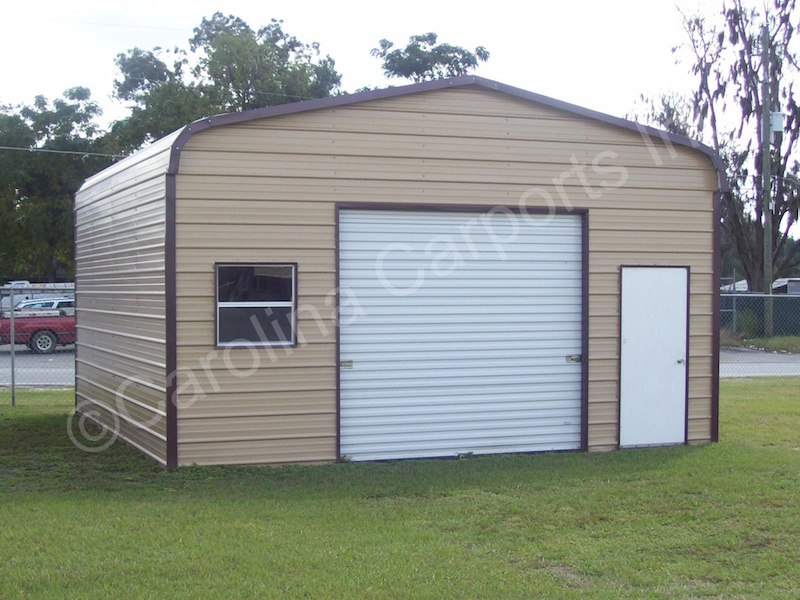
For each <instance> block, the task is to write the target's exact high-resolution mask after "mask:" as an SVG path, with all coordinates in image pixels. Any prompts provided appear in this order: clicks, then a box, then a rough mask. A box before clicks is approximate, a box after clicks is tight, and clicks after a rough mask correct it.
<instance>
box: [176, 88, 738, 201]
mask: <svg viewBox="0 0 800 600" xmlns="http://www.w3.org/2000/svg"><path fill="white" fill-rule="evenodd" d="M465 86H476V87H481V88H485V89H489V90H493V91H497V92H501V93H504V94H508V95H509V96H513V97H515V98H521V99H523V100H529V101H531V102H536V103H538V104H541V105H543V106H548V107H550V108H555V109H557V110H562V111H564V112H567V113H571V114H574V115H577V116H580V117H585V118H587V119H592V120H595V121H600V122H602V123H607V124H609V125H614V126H616V127H622V128H623V129H629V130H631V131H635V132H636V133H639V134H640V135H647V136H650V137H654V138H658V139H660V140H662V141H664V142H665V143H668V144H669V143H671V144H675V145H677V146H687V147H689V148H693V149H694V150H698V151H699V152H702V153H703V154H706V155H707V156H708V157H709V159H711V162H712V163H714V166H715V167H716V168H717V171H718V173H719V186H720V188H719V189H720V191H721V192H727V191H729V187H728V181H727V176H726V168H725V164H724V163H723V162H722V159H721V158H720V156H719V155H718V154H717V153H716V152H715V151H714V150H713V149H712V148H709V147H708V146H706V145H704V144H701V143H700V142H698V141H695V140H692V139H690V138H688V137H685V136H682V135H677V134H674V133H669V132H666V131H661V130H659V129H655V128H654V127H648V126H646V125H642V124H640V123H634V122H633V121H627V120H625V119H621V118H619V117H613V116H611V115H607V114H605V113H601V112H597V111H594V110H590V109H588V108H583V107H581V106H577V105H575V104H570V103H568V102H562V101H561V100H555V99H553V98H549V97H547V96H542V95H541V94H535V93H533V92H528V91H526V90H523V89H520V88H516V87H513V86H510V85H506V84H503V83H498V82H497V81H492V80H491V79H484V78H483V77H476V76H474V75H464V76H462V77H453V78H451V79H438V80H436V81H426V82H424V83H415V84H412V85H405V86H400V87H390V88H385V89H380V90H370V91H366V92H359V93H357V94H342V95H339V96H330V97H328V98H317V99H314V100H304V101H302V102H293V103H291V104H279V105H278V106H268V107H266V108H256V109H253V110H248V111H244V112H237V113H227V114H223V115H216V116H214V117H208V118H204V119H198V120H197V121H194V122H192V123H190V124H189V125H187V126H186V127H184V128H183V130H182V131H181V132H180V133H179V134H178V136H177V138H176V139H175V142H174V143H173V144H172V150H171V155H170V164H169V171H168V172H169V173H171V174H175V173H177V172H178V167H179V164H180V152H181V149H182V148H183V146H184V144H185V143H186V142H187V141H188V139H189V138H190V137H191V136H192V135H194V134H195V133H197V132H198V131H203V130H204V129H208V128H209V127H217V126H220V125H231V124H233V123H242V122H245V121H252V120H254V119H265V118H268V117H277V116H279V115H289V114H294V113H300V112H305V111H310V110H319V109H324V108H335V107H338V106H348V105H351V104H357V103H359V102H368V101H370V100H380V99H383V98H395V97H398V96H406V95H408V94H418V93H420V92H429V91H434V90H443V89H448V88H458V87H465Z"/></svg>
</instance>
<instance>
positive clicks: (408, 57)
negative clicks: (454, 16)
mask: <svg viewBox="0 0 800 600" xmlns="http://www.w3.org/2000/svg"><path fill="white" fill-rule="evenodd" d="M437 39H438V36H437V35H436V34H435V33H432V32H431V33H425V34H422V35H412V36H411V37H410V38H409V40H408V45H407V46H406V47H405V48H402V49H400V48H395V47H394V43H393V42H390V41H389V40H387V39H383V40H381V41H380V42H379V43H378V44H379V46H378V48H373V49H372V52H371V54H372V56H374V57H376V58H379V59H381V60H382V61H383V66H382V68H383V72H384V73H386V76H387V77H400V78H403V79H410V80H412V81H414V82H417V83H419V82H422V81H431V80H434V79H444V78H446V77H457V76H459V75H466V74H468V73H469V72H470V71H472V70H474V69H476V68H477V67H478V63H480V62H486V61H487V60H489V51H488V50H486V48H484V47H483V46H478V47H477V48H475V52H470V51H469V50H466V49H465V48H462V47H460V46H453V45H452V44H445V43H442V44H437V43H436V41H437Z"/></svg>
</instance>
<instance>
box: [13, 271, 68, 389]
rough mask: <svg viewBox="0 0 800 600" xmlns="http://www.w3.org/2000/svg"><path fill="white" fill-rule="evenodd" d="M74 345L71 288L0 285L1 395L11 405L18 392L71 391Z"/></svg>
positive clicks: (17, 283)
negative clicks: (60, 389)
mask: <svg viewBox="0 0 800 600" xmlns="http://www.w3.org/2000/svg"><path fill="white" fill-rule="evenodd" d="M12 342H13V343H12ZM74 342H75V287H74V285H73V284H71V283H59V284H30V283H28V282H27V281H26V282H14V283H12V284H9V285H4V286H2V287H0V391H2V392H3V396H5V395H6V394H8V395H10V401H11V403H12V404H14V403H15V402H16V396H17V392H18V391H20V390H25V389H32V388H46V387H73V386H74V385H75V346H74Z"/></svg>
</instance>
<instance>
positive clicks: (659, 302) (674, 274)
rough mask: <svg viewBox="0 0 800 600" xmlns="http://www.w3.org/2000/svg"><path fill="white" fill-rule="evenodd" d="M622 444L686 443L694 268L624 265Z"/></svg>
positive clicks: (621, 357)
mask: <svg viewBox="0 0 800 600" xmlns="http://www.w3.org/2000/svg"><path fill="white" fill-rule="evenodd" d="M621 276H622V301H621V304H622V307H621V316H620V318H621V321H622V323H621V335H622V340H621V355H620V401H619V402H620V415H619V421H620V423H619V443H620V446H623V447H631V446H657V445H666V444H682V443H684V442H685V440H686V377H687V365H686V359H687V349H686V332H687V327H688V314H689V313H688V296H687V290H688V285H689V270H688V269H686V268H673V267H667V268H658V267H623V268H622V275H621Z"/></svg>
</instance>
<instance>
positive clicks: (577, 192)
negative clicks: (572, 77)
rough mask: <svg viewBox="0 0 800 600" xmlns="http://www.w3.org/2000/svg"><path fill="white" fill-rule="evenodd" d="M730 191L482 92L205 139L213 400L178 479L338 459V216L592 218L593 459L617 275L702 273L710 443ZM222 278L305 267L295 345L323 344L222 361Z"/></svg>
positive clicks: (181, 307)
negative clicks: (244, 266) (494, 210)
mask: <svg viewBox="0 0 800 600" xmlns="http://www.w3.org/2000/svg"><path fill="white" fill-rule="evenodd" d="M576 162H577V163H578V164H584V165H586V169H585V170H584V171H583V174H584V175H585V178H584V180H581V178H580V177H578V175H576V173H575V172H571V170H572V169H573V168H574V165H575V163H576ZM623 175H624V177H623ZM716 189H717V174H716V171H715V169H714V167H713V165H712V164H711V162H710V161H709V160H708V158H707V157H706V156H704V155H702V154H701V153H699V152H696V151H693V150H691V149H688V148H683V147H674V148H673V147H670V146H668V145H666V144H664V143H663V142H661V141H660V140H653V139H649V138H648V139H644V138H643V137H642V136H640V135H638V134H637V133H636V132H633V131H628V130H623V129H620V128H617V127H613V126H611V125H608V124H604V123H600V122H596V121H590V120H588V119H584V118H580V117H578V116H575V115H568V114H566V113H563V112H560V111H558V110H555V109H552V108H545V107H542V106H539V105H536V104H533V103H530V102H526V101H522V100H519V99H514V98H509V97H507V96H505V95H502V94H496V93H492V92H490V91H487V90H479V89H468V88H460V89H454V90H441V91H436V92H429V93H423V94H418V95H413V96H405V97H398V98H393V99H387V100H377V101H373V102H367V103H362V104H358V105H352V106H346V107H340V108H335V109H323V110H318V111H313V112H306V113H300V114H295V115H286V116H281V117H272V118H269V119H263V120H259V121H250V122H247V123H243V124H239V125H232V126H225V127H219V128H212V129H209V130H206V131H203V132H201V133H198V134H196V135H195V136H193V137H192V138H191V139H190V140H189V142H188V143H187V145H186V146H185V147H184V149H183V152H182V159H181V166H180V172H179V175H178V177H177V195H178V200H177V258H176V261H177V270H178V279H177V293H178V300H177V314H178V349H177V351H178V357H177V358H178V366H179V370H183V371H184V377H185V379H184V381H189V380H191V379H192V378H195V379H196V380H197V381H198V382H202V383H201V384H199V389H200V391H201V392H202V394H196V390H195V389H194V388H190V391H189V392H188V393H187V396H186V397H187V398H189V399H190V401H188V402H186V403H185V405H184V403H181V406H180V409H179V411H178V419H179V432H192V433H191V438H187V439H186V440H184V439H182V438H181V437H179V449H178V459H179V462H180V463H191V462H198V463H201V464H203V463H215V462H226V463H236V462H270V463H276V464H277V463H285V462H319V461H329V460H333V459H335V458H336V456H335V453H336V445H335V427H332V429H331V431H329V432H325V431H322V430H320V429H319V428H318V427H317V425H315V424H318V423H326V422H327V423H330V422H331V421H330V420H329V419H330V418H331V417H332V416H334V415H335V412H336V389H335V385H336V384H335V377H336V369H337V365H336V363H335V361H336V345H335V334H334V330H333V326H332V323H331V320H330V315H331V310H332V304H331V299H332V296H331V295H330V294H331V293H333V292H334V291H335V273H336V264H335V233H336V232H335V210H334V207H335V204H336V203H338V202H350V203H353V202H370V203H392V204H435V205H452V206H459V205H480V206H494V205H501V206H510V207H518V206H519V205H520V202H521V199H524V200H523V202H524V207H528V208H531V207H536V206H538V207H547V206H548V198H549V200H550V205H555V206H559V207H561V208H570V207H572V208H583V209H588V210H589V217H588V219H589V230H590V232H589V249H590V259H589V271H590V281H589V313H590V319H589V344H590V352H589V448H590V449H591V450H606V449H611V448H614V447H616V444H617V434H618V427H617V411H618V397H619V396H618V393H619V392H618V371H619V364H618V341H617V340H618V333H619V298H618V289H619V266H620V265H621V264H646V265H687V266H689V267H690V268H691V284H690V285H691V291H692V298H691V311H692V318H691V321H690V332H691V339H690V356H689V361H690V385H689V421H690V423H689V436H690V440H692V441H703V440H708V439H710V426H711V418H710V412H711V411H710V401H711V370H710V369H711V366H710V361H711V353H712V348H711V344H712V341H711V327H712V323H711V310H712V308H711V307H712V289H711V280H712V274H713V247H712V232H713V208H712V194H713V192H714V191H716ZM531 190H534V192H535V193H530V192H531ZM218 261H264V262H273V261H296V262H297V263H298V293H299V303H300V305H301V306H306V307H308V309H309V310H308V311H307V314H305V315H301V318H300V321H299V327H300V330H301V332H302V333H303V335H304V336H305V338H306V341H307V342H309V343H301V344H300V347H298V348H295V349H292V352H291V353H287V352H286V351H285V350H284V349H273V350H271V351H270V350H265V349H262V350H259V351H258V352H257V353H255V354H253V353H251V352H250V351H249V350H231V351H229V352H227V355H226V353H225V352H223V351H221V350H218V349H215V348H214V346H213V343H214V322H213V315H214V288H213V281H214V279H213V273H214V263H215V262H218ZM254 356H257V357H258V361H259V365H258V368H255V369H253V364H254V360H255V359H254ZM204 365H206V367H205V368H204ZM231 366H233V369H231V368H230V367H231ZM250 371H252V373H251V372H250ZM243 373H247V376H242V374H243ZM209 374H210V375H211V376H212V377H213V378H214V382H213V383H212V382H211V381H209V379H208V375H209ZM204 376H205V377H206V379H205V380H204V379H203V377H204ZM247 414H253V415H262V416H263V417H264V418H259V420H258V427H257V429H258V432H257V433H255V432H252V430H251V434H250V435H248V436H247V437H248V439H247V441H244V440H241V439H237V435H239V434H237V433H235V431H234V429H235V427H234V426H235V424H236V423H238V422H239V421H238V420H237V419H240V418H241V417H244V416H246V415H247ZM306 415H307V416H306ZM320 419H321V420H320ZM326 419H328V420H326ZM287 422H291V423H293V427H294V426H295V425H298V426H301V425H302V423H304V422H305V423H308V428H307V430H306V431H307V433H308V437H306V438H303V439H302V440H293V441H290V440H288V439H286V440H283V439H282V438H281V436H282V432H283V428H284V426H285V423H287ZM301 429H302V427H301ZM220 436H222V437H220ZM222 438H224V440H222ZM255 438H258V439H255ZM188 440H191V441H188Z"/></svg>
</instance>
